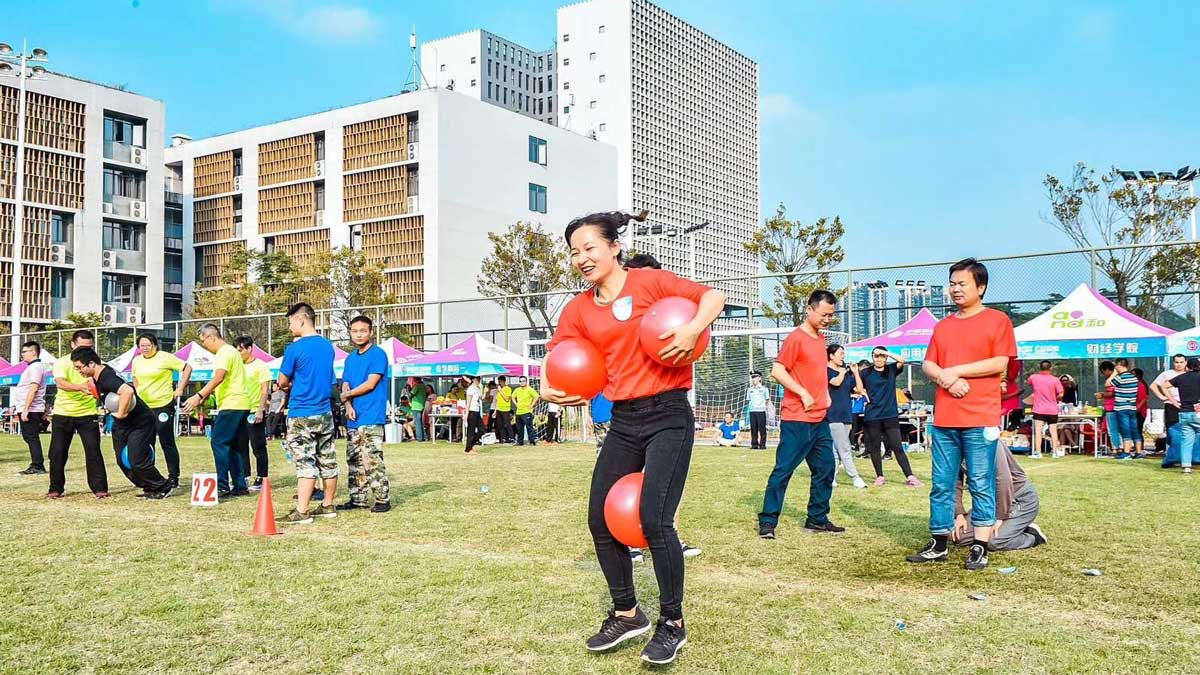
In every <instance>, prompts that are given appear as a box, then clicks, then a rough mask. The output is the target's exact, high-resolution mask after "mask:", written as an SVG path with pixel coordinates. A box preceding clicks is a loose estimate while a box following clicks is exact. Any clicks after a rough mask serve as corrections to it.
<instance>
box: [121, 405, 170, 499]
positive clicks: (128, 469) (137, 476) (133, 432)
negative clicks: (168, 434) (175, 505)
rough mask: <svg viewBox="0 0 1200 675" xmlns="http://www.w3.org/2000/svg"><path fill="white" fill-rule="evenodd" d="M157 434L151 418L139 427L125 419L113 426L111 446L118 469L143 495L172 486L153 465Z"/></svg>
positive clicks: (156, 428) (155, 425) (154, 422)
mask: <svg viewBox="0 0 1200 675" xmlns="http://www.w3.org/2000/svg"><path fill="white" fill-rule="evenodd" d="M157 432H158V425H157V423H156V420H152V419H151V420H146V421H145V422H144V423H141V424H130V423H129V422H127V421H126V420H116V421H115V422H114V423H113V430H112V444H113V453H114V454H116V456H117V466H119V467H121V471H122V473H124V474H125V477H126V478H128V479H129V482H130V483H133V484H134V485H136V486H137V487H140V488H142V489H143V490H145V491H146V492H162V491H163V490H166V489H167V486H169V485H170V484H171V483H170V481H168V480H167V479H166V478H163V476H162V474H161V473H159V472H158V469H157V468H156V467H155V466H154V436H155V434H156V433H157ZM122 455H124V457H125V458H126V459H128V460H129V466H126V465H125V462H122V461H121V459H122Z"/></svg>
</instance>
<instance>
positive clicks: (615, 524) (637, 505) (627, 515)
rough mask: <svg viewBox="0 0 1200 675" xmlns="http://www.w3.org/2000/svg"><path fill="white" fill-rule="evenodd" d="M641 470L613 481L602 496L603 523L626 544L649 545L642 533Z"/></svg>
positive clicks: (643, 546) (617, 538) (641, 546)
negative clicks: (606, 492)
mask: <svg viewBox="0 0 1200 675" xmlns="http://www.w3.org/2000/svg"><path fill="white" fill-rule="evenodd" d="M641 508H642V472H640V471H639V472H637V473H631V474H629V475H627V476H624V477H622V478H621V480H619V481H617V482H616V483H613V486H612V487H611V488H609V490H608V496H607V497H605V498H604V523H605V524H606V525H608V531H609V532H611V533H612V536H613V537H614V538H615V539H616V540H617V541H619V542H621V543H622V544H625V545H626V546H632V547H634V548H645V547H647V546H649V545H650V543H649V542H647V541H646V535H644V534H642V514H641Z"/></svg>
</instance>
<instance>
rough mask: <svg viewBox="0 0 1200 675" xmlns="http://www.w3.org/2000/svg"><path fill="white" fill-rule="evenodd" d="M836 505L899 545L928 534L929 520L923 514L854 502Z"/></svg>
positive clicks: (911, 542)
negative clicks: (900, 511)
mask: <svg viewBox="0 0 1200 675" xmlns="http://www.w3.org/2000/svg"><path fill="white" fill-rule="evenodd" d="M837 507H838V510H839V511H841V512H842V513H844V514H846V515H848V516H850V517H851V518H854V519H855V520H857V521H858V522H860V523H862V524H863V525H866V526H867V527H869V528H871V529H874V530H877V531H879V532H881V533H883V534H884V535H886V536H887V537H888V538H889V539H891V540H892V541H894V542H896V543H897V544H899V545H901V546H912V545H913V542H915V541H917V540H920V539H922V538H923V537H925V536H926V535H927V534H928V528H929V520H928V519H927V518H925V517H923V516H910V515H905V514H902V513H896V512H895V511H885V510H883V509H877V508H875V507H873V506H866V505H864V504H859V503H856V502H843V503H841V504H838V505H837Z"/></svg>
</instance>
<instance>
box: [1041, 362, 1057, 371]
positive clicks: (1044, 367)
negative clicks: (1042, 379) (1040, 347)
mask: <svg viewBox="0 0 1200 675" xmlns="http://www.w3.org/2000/svg"><path fill="white" fill-rule="evenodd" d="M1053 367H1054V364H1053V363H1050V362H1049V361H1042V362H1041V363H1039V364H1038V370H1050V369H1051V368H1053Z"/></svg>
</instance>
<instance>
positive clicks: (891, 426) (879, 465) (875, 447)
mask: <svg viewBox="0 0 1200 675" xmlns="http://www.w3.org/2000/svg"><path fill="white" fill-rule="evenodd" d="M864 424H865V425H866V436H867V451H868V452H870V453H871V464H872V466H874V467H875V475H876V476H882V475H883V459H882V458H881V457H880V456H879V444H880V442H881V441H882V442H883V443H885V444H886V445H887V450H888V452H890V453H892V456H893V457H895V458H896V463H897V464H899V465H900V470H901V471H903V472H904V475H905V476H911V475H912V466H910V465H909V463H908V455H906V454H904V445H903V444H902V443H901V442H900V420H899V419H898V418H895V417H893V418H892V419H890V420H868V421H866V422H864Z"/></svg>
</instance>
